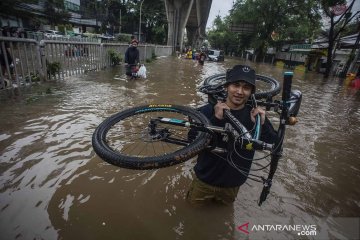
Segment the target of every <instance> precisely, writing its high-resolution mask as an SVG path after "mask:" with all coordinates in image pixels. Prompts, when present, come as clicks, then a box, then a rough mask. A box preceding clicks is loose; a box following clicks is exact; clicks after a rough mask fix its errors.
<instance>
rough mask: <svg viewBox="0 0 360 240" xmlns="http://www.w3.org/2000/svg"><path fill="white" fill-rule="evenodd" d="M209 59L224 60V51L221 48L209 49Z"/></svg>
mask: <svg viewBox="0 0 360 240" xmlns="http://www.w3.org/2000/svg"><path fill="white" fill-rule="evenodd" d="M208 59H209V60H210V61H215V62H217V61H224V52H223V51H221V50H209V52H208Z"/></svg>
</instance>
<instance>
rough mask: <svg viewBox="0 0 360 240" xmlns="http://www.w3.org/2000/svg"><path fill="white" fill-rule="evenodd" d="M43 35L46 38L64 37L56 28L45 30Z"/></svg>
mask: <svg viewBox="0 0 360 240" xmlns="http://www.w3.org/2000/svg"><path fill="white" fill-rule="evenodd" d="M44 36H45V37H47V38H60V37H65V36H64V35H63V34H62V33H61V32H59V31H56V30H46V31H45V32H44Z"/></svg>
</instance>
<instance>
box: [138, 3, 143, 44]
mask: <svg viewBox="0 0 360 240" xmlns="http://www.w3.org/2000/svg"><path fill="white" fill-rule="evenodd" d="M143 2H144V0H142V1H141V3H140V20H139V42H140V40H141V39H140V37H141V8H142V4H143Z"/></svg>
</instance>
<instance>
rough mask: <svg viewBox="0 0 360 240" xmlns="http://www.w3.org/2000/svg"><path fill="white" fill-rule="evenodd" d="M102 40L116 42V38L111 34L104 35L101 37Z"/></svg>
mask: <svg viewBox="0 0 360 240" xmlns="http://www.w3.org/2000/svg"><path fill="white" fill-rule="evenodd" d="M100 38H101V39H103V40H115V37H114V36H112V35H110V34H102V35H100Z"/></svg>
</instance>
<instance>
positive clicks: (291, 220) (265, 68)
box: [0, 58, 360, 239]
mask: <svg viewBox="0 0 360 240" xmlns="http://www.w3.org/2000/svg"><path fill="white" fill-rule="evenodd" d="M237 63H242V62H241V61H240V60H236V59H226V61H225V62H221V63H214V62H206V63H205V65H204V66H200V65H198V64H197V63H196V62H194V61H192V60H184V59H177V58H161V59H158V60H156V61H155V62H153V63H150V64H148V66H147V70H148V79H146V80H144V79H138V80H129V79H127V78H126V76H125V74H124V69H123V68H122V67H121V66H119V67H117V68H113V69H110V70H107V71H102V72H93V73H89V74H88V75H86V76H80V77H77V78H71V79H66V80H65V81H63V82H58V83H56V84H52V85H49V86H46V87H45V89H46V88H50V90H51V91H47V93H46V91H45V90H44V89H41V88H40V87H36V86H35V87H33V89H32V90H31V92H28V93H23V94H22V95H21V96H17V97H16V98H13V99H9V100H4V99H2V107H1V110H0V112H1V119H0V128H1V132H0V153H1V157H0V173H1V177H0V184H1V185H0V186H1V191H0V232H1V239H15V238H19V239H33V238H36V239H37V238H39V239H40V238H43V239H56V238H62V239H77V238H84V239H85V238H88V239H100V238H101V239H234V238H235V239H240V238H244V237H248V236H246V235H242V234H244V233H242V232H239V231H238V230H237V226H239V225H242V224H244V223H246V222H250V223H252V224H256V223H257V222H259V221H260V220H261V219H262V220H263V221H265V220H266V219H269V220H268V222H267V224H272V221H274V222H276V221H277V220H278V221H279V222H284V223H285V224H315V225H317V226H318V228H322V229H331V231H329V233H327V234H328V235H324V238H328V237H334V236H336V237H335V238H339V236H340V238H341V236H346V233H344V230H343V229H342V227H341V226H340V225H338V222H336V220H335V221H333V222H329V221H326V219H328V218H329V217H330V216H332V217H358V216H359V212H360V201H359V195H360V190H359V188H358V187H357V183H359V180H360V177H359V176H360V174H359V170H360V161H359V160H360V157H359V156H360V154H359V151H358V148H357V146H356V144H357V143H358V142H359V141H360V137H359V136H360V129H359V124H360V122H359V118H360V109H359V106H360V105H359V101H360V99H359V93H356V92H354V91H352V90H351V89H347V88H346V87H345V86H344V84H343V82H341V81H339V80H338V79H329V80H323V79H322V78H321V76H320V75H316V74H309V73H307V74H305V73H301V72H296V73H295V77H294V80H293V88H294V89H300V90H301V91H302V92H303V102H302V107H301V109H300V113H299V120H300V121H299V123H298V124H297V125H296V126H292V127H289V128H288V130H287V133H286V140H285V145H284V156H283V158H282V159H281V162H280V164H279V168H278V171H277V173H276V177H275V183H274V185H273V187H272V191H271V194H270V195H269V197H268V200H267V201H266V202H265V203H264V204H263V206H262V207H258V206H257V199H258V197H259V194H260V191H261V188H262V186H261V185H259V184H258V183H254V182H251V181H248V182H247V184H245V185H244V186H242V187H241V189H240V192H239V195H238V199H237V201H236V202H235V203H234V206H233V207H222V206H209V207H206V208H203V209H194V208H193V207H191V206H189V205H188V204H187V203H186V202H185V200H184V199H185V195H186V192H187V189H188V185H189V184H190V182H191V179H192V167H193V165H194V160H191V161H187V162H185V163H183V164H181V165H177V166H174V167H169V168H164V169H159V170H149V171H135V170H128V169H121V168H117V167H114V166H112V165H109V164H107V163H105V162H104V161H102V160H101V159H100V158H99V157H97V156H96V155H95V153H94V151H93V150H92V147H91V136H92V133H93V131H94V129H95V128H96V127H97V125H98V124H99V123H100V122H102V121H103V120H104V119H105V118H106V117H108V116H110V115H111V114H114V113H116V112H119V111H120V110H123V109H125V108H128V107H131V106H137V105H142V104H147V103H173V104H179V105H187V106H192V107H196V106H199V105H201V104H203V103H204V102H206V96H203V95H202V94H200V93H198V92H196V88H197V87H198V86H200V84H201V82H202V81H203V80H204V79H205V78H206V77H208V76H211V75H213V74H217V73H219V72H224V71H225V69H226V68H230V67H231V66H233V65H234V64H237ZM249 64H251V63H249ZM253 66H254V67H255V68H256V70H257V72H258V73H261V74H264V75H269V76H272V77H274V78H277V79H280V80H281V78H282V77H281V76H282V72H283V69H280V68H276V67H273V66H270V65H267V64H257V65H253ZM270 118H271V119H272V120H274V121H276V115H270ZM264 175H265V173H264ZM265 223H266V222H265ZM258 234H259V235H253V236H254V237H252V238H257V237H259V238H268V239H269V238H273V239H278V238H283V239H288V238H295V237H296V236H297V235H296V234H295V233H294V232H279V233H276V234H275V235H274V234H270V233H266V232H264V233H258ZM250 237H251V235H250Z"/></svg>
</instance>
